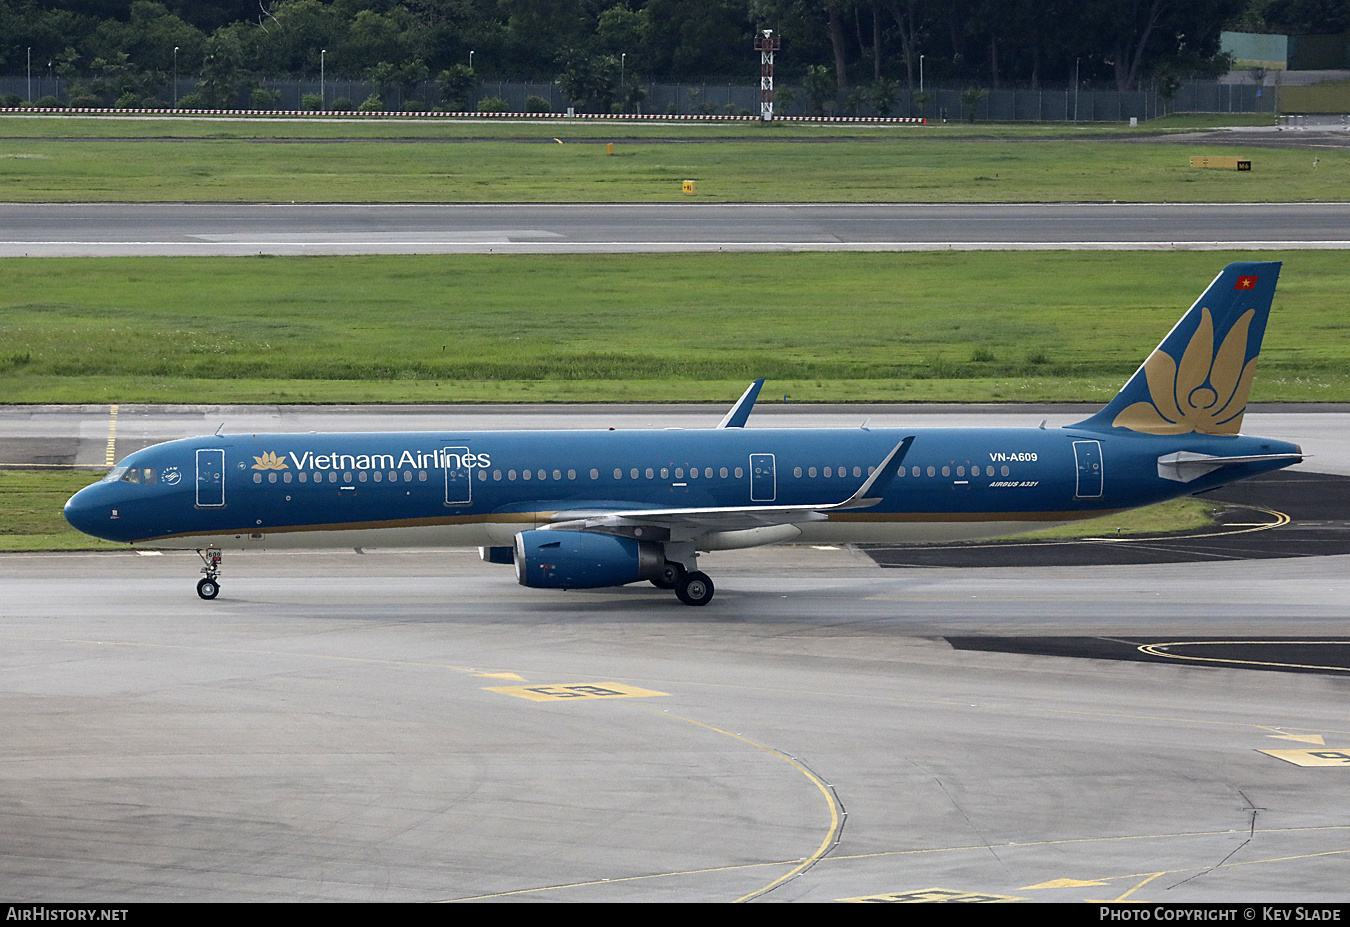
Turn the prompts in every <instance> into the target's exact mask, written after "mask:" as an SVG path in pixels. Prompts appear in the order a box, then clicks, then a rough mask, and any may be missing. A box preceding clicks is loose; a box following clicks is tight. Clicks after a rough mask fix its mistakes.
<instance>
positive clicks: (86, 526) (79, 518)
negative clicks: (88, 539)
mask: <svg viewBox="0 0 1350 927" xmlns="http://www.w3.org/2000/svg"><path fill="white" fill-rule="evenodd" d="M101 485H102V484H100V483H95V484H94V485H93V486H86V487H85V488H84V489H81V490H80V491H79V492H77V493H76V494H75V495H73V496H71V497H70V498H69V499H68V500H66V507H65V516H66V521H68V522H69V523H70V526H71V527H72V528H74V529H75V530H76V531H82V532H84V533H85V534H89V535H93V536H94V537H106V536H107V529H108V521H109V515H110V514H111V509H110V508H109V507H108V505H107V500H102V499H100V498H99V496H101V495H103V493H102V492H101V491H100V487H101ZM100 529H102V530H100Z"/></svg>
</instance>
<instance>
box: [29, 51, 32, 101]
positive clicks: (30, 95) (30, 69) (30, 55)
mask: <svg viewBox="0 0 1350 927" xmlns="http://www.w3.org/2000/svg"><path fill="white" fill-rule="evenodd" d="M28 102H29V103H32V102H33V46H31V45H29V46H28Z"/></svg>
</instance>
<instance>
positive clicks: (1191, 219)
mask: <svg viewBox="0 0 1350 927" xmlns="http://www.w3.org/2000/svg"><path fill="white" fill-rule="evenodd" d="M1347 228H1350V204H1345V203H1306V204H1287V203H1266V204H1209V203H1195V204H1170V203H1153V204H1148V203H1145V204H1111V203H1107V204H945V205H944V204H938V205H896V204H858V205H821V204H782V205H777V204H734V205H726V204H722V205H710V204H691V203H675V204H671V203H656V204H647V205H629V204H519V205H474V204H470V205H408V204H401V205H337V204H327V205H326V204H299V205H283V204H272V205H249V204H243V205H223V204H191V205H189V204H181V203H162V204H108V203H102V204H32V205H30V204H17V203H10V204H0V257H22V256H30V257H96V256H103V257H108V256H143V255H168V256H184V255H196V256H231V255H255V254H274V255H297V254H470V253H477V254H483V253H512V254H523V253H532V254H550V253H632V252H671V253H676V252H717V251H748V252H765V251H946V250H953V251H977V250H1035V251H1040V250H1111V251H1114V250H1246V251H1265V250H1292V249H1345V248H1347V247H1350V236H1347V235H1346V229H1347ZM1238 235H1241V236H1242V237H1241V238H1240V239H1238V238H1237V237H1236V236H1238Z"/></svg>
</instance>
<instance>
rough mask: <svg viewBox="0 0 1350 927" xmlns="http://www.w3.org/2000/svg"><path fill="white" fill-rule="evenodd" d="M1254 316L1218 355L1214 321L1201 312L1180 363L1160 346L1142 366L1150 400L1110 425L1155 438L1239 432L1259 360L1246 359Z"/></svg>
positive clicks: (1242, 321)
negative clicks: (1195, 433)
mask: <svg viewBox="0 0 1350 927" xmlns="http://www.w3.org/2000/svg"><path fill="white" fill-rule="evenodd" d="M1255 316H1256V312H1255V310H1250V309H1249V310H1248V311H1246V312H1244V313H1243V314H1242V316H1241V317H1240V318H1239V319H1238V320H1237V322H1235V323H1234V324H1233V327H1232V328H1230V329H1229V330H1228V334H1227V335H1226V336H1225V337H1224V339H1223V344H1222V345H1220V346H1219V350H1218V351H1215V350H1214V320H1213V319H1212V318H1211V317H1210V314H1209V310H1208V309H1203V308H1202V309H1201V310H1200V326H1199V327H1198V328H1197V329H1196V330H1195V334H1193V335H1192V336H1191V340H1190V343H1189V344H1187V345H1186V350H1185V352H1184V353H1183V354H1182V355H1181V362H1180V363H1177V361H1175V360H1174V359H1173V358H1172V355H1170V354H1168V353H1167V352H1166V351H1164V350H1162V348H1159V349H1158V350H1156V351H1154V352H1153V353H1152V354H1151V355H1149V358H1148V360H1146V361H1145V362H1144V377H1145V380H1146V381H1147V383H1148V393H1149V399H1150V400H1151V401H1150V402H1136V403H1133V404H1132V405H1130V406H1127V407H1126V408H1125V409H1124V411H1122V412H1121V413H1120V414H1119V415H1117V416H1116V418H1115V421H1113V422H1112V423H1111V424H1112V425H1115V426H1117V427H1119V428H1128V429H1130V430H1131V431H1141V432H1145V433H1147V434H1151V435H1184V434H1190V433H1191V432H1193V431H1198V432H1200V433H1201V434H1209V435H1235V434H1237V433H1238V432H1239V430H1241V428H1242V413H1243V412H1244V411H1245V410H1246V408H1247V396H1248V394H1249V393H1250V392H1251V386H1252V377H1253V375H1254V374H1255V373H1256V358H1255V357H1252V358H1251V360H1247V330H1248V329H1249V328H1250V327H1251V322H1252V319H1253V318H1254V317H1255ZM1244 362H1245V363H1244Z"/></svg>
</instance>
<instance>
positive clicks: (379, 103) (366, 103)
mask: <svg viewBox="0 0 1350 927" xmlns="http://www.w3.org/2000/svg"><path fill="white" fill-rule="evenodd" d="M348 108H350V107H348ZM357 109H358V110H359V111H360V112H363V113H382V112H384V101H383V100H381V99H380V95H379V94H377V93H372V94H371V95H370V96H368V97H366V98H365V99H364V100H363V101H361V105H360V106H358V107H357Z"/></svg>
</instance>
